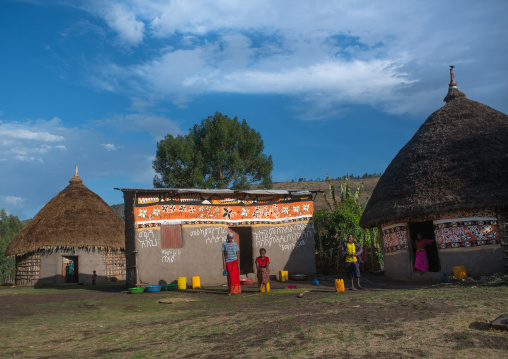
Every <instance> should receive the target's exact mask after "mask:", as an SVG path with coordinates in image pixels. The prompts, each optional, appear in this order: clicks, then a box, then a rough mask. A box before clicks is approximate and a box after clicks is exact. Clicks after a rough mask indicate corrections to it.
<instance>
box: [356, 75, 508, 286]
mask: <svg viewBox="0 0 508 359" xmlns="http://www.w3.org/2000/svg"><path fill="white" fill-rule="evenodd" d="M450 77H451V81H450V85H449V89H448V94H447V95H446V97H445V98H444V102H446V104H445V105H444V106H443V107H441V108H440V109H439V110H437V111H436V112H434V113H433V114H432V115H430V117H429V118H428V119H427V120H426V121H425V123H424V124H423V125H422V126H421V127H420V129H419V130H418V131H417V132H416V134H415V135H414V136H413V138H412V139H411V140H410V141H409V142H408V143H407V144H406V145H405V146H404V147H403V148H402V149H401V150H400V152H399V153H398V154H397V156H395V158H394V159H393V160H392V162H391V163H390V165H389V166H388V167H387V168H386V171H385V172H384V174H383V175H382V176H381V178H380V179H379V182H378V184H377V186H376V187H375V189H374V191H373V193H372V196H371V198H370V200H369V202H368V204H367V206H366V208H365V211H364V213H363V216H362V218H361V220H360V225H361V226H362V227H364V228H372V227H378V228H380V230H381V232H382V239H383V247H384V263H385V274H386V276H387V277H389V278H394V279H401V280H409V279H417V278H423V279H424V278H432V277H435V276H438V275H439V274H440V273H441V272H444V273H446V274H448V275H453V273H454V271H453V268H454V267H457V266H464V267H466V271H467V274H468V275H469V276H473V277H475V276H481V275H488V274H492V273H496V272H504V271H505V270H506V266H507V265H508V258H507V257H508V256H507V254H508V233H507V230H508V224H507V223H508V116H507V115H505V114H503V113H501V112H499V111H496V110H494V109H492V108H490V107H489V106H486V105H484V104H481V103H478V102H475V101H472V100H468V99H467V98H466V95H465V94H464V93H462V92H461V91H459V90H458V88H457V83H456V82H455V76H454V71H453V66H451V69H450ZM418 234H421V235H422V236H423V237H424V238H425V239H429V240H431V241H432V242H430V244H429V245H427V246H426V248H425V249H424V250H425V252H426V255H427V259H428V271H424V272H421V271H416V270H415V268H414V265H415V257H416V248H415V247H417V245H416V243H415V239H416V237H417V235H418ZM418 247H420V246H418ZM419 251H420V252H421V251H422V249H421V248H420V249H419ZM433 272H434V273H433Z"/></svg>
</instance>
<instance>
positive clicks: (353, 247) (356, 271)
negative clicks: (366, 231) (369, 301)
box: [342, 233, 363, 290]
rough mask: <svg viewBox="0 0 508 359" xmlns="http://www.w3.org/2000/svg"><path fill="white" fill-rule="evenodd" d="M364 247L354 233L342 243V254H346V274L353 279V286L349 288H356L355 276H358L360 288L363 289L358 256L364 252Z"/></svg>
mask: <svg viewBox="0 0 508 359" xmlns="http://www.w3.org/2000/svg"><path fill="white" fill-rule="evenodd" d="M362 252H363V249H362V247H360V245H359V244H358V243H356V242H355V239H354V237H353V233H349V234H348V236H347V242H344V244H343V245H342V254H343V255H345V256H346V276H347V278H348V279H351V287H350V288H349V289H351V290H355V289H356V288H355V286H354V284H353V281H354V278H358V289H363V288H362V286H361V285H360V266H359V263H358V258H359V257H360V255H361V254H362Z"/></svg>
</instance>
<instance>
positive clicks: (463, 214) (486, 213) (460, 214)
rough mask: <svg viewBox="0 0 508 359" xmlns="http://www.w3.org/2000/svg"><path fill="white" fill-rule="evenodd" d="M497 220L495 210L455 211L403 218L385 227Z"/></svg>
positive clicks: (384, 225)
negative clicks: (486, 219) (472, 219)
mask: <svg viewBox="0 0 508 359" xmlns="http://www.w3.org/2000/svg"><path fill="white" fill-rule="evenodd" d="M474 217H477V218H489V217H490V218H495V217H496V211H495V209H494V208H473V209H463V210H455V211H447V212H443V213H434V214H429V215H425V216H414V217H406V218H401V219H398V220H396V221H393V222H390V223H386V224H383V227H388V226H391V225H393V224H396V223H411V222H425V221H439V220H446V219H450V220H454V219H455V220H457V219H461V218H474Z"/></svg>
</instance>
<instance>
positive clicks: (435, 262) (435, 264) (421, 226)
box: [408, 221, 441, 272]
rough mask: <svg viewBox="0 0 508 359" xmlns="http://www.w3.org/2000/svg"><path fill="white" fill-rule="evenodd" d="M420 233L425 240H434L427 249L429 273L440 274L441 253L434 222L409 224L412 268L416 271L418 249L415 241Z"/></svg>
mask: <svg viewBox="0 0 508 359" xmlns="http://www.w3.org/2000/svg"><path fill="white" fill-rule="evenodd" d="M418 233H421V234H422V236H423V238H426V239H430V240H432V241H433V242H432V244H430V245H428V246H427V248H426V249H425V252H426V253H427V260H428V261H429V272H439V271H440V270H441V263H440V261H439V253H438V251H437V244H436V240H435V237H434V223H432V221H427V222H415V223H409V235H410V238H409V239H410V240H409V243H408V245H409V248H410V249H411V250H410V253H411V267H412V269H413V271H415V268H414V264H415V257H416V248H415V245H414V243H415V241H416V236H417V235H418Z"/></svg>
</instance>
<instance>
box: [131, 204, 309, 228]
mask: <svg viewBox="0 0 508 359" xmlns="http://www.w3.org/2000/svg"><path fill="white" fill-rule="evenodd" d="M312 212H313V202H312V201H308V202H302V201H299V202H293V203H282V204H270V205H256V206H245V205H242V206H214V205H186V204H180V205H174V204H168V205H161V204H156V205H152V206H145V207H138V208H136V209H135V218H136V224H141V223H145V224H148V223H152V224H153V223H160V222H161V221H164V220H182V221H193V220H198V221H206V222H213V223H218V222H220V223H222V222H224V223H231V222H233V221H236V222H241V221H244V222H249V223H252V222H254V223H258V222H263V221H268V222H272V223H273V222H283V221H286V220H292V219H300V218H310V217H312Z"/></svg>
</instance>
